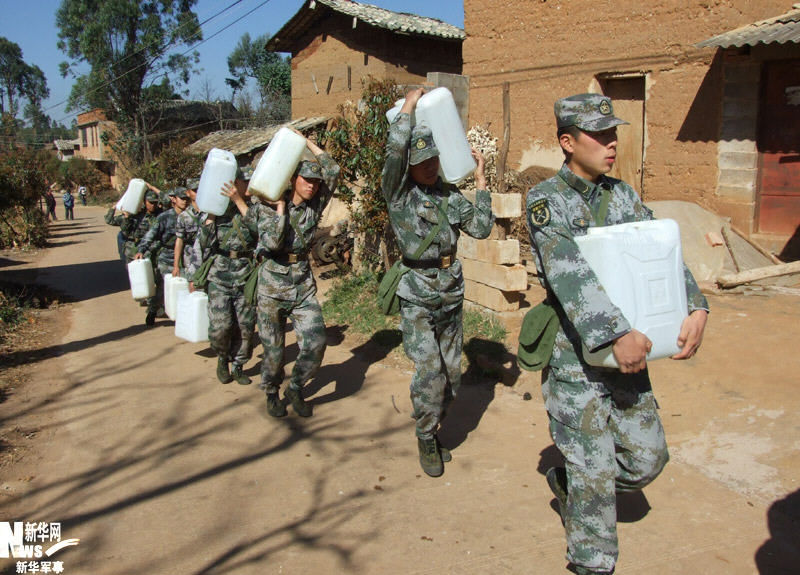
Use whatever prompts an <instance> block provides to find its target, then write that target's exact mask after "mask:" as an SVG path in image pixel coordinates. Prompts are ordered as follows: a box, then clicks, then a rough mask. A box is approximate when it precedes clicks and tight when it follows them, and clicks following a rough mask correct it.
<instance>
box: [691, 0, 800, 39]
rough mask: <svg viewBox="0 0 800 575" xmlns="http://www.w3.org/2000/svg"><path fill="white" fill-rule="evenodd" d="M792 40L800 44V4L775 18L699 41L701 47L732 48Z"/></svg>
mask: <svg viewBox="0 0 800 575" xmlns="http://www.w3.org/2000/svg"><path fill="white" fill-rule="evenodd" d="M787 42H792V43H795V44H800V4H795V5H794V6H792V10H790V11H789V12H787V13H786V14H781V15H780V16H776V17H774V18H768V19H767V20H761V21H760V22H755V23H753V24H748V25H747V26H742V27H741V28H736V30H731V31H730V32H725V33H724V34H719V35H718V36H714V37H713V38H709V39H708V40H703V41H702V42H700V43H698V44H697V46H698V47H699V48H704V47H707V46H716V47H719V48H730V47H731V46H736V47H737V48H738V47H741V46H755V45H756V44H758V43H762V44H772V43H778V44H785V43H787Z"/></svg>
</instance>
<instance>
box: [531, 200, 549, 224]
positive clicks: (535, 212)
mask: <svg viewBox="0 0 800 575" xmlns="http://www.w3.org/2000/svg"><path fill="white" fill-rule="evenodd" d="M530 212H531V222H532V223H533V224H534V225H535V226H538V227H540V228H541V227H544V226H546V225H547V224H549V223H550V208H549V207H547V198H540V199H538V200H536V201H535V202H533V203H532V204H531V207H530Z"/></svg>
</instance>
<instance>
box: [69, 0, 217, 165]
mask: <svg viewBox="0 0 800 575" xmlns="http://www.w3.org/2000/svg"><path fill="white" fill-rule="evenodd" d="M196 3H197V0H117V1H114V2H97V1H96V0H62V2H61V6H60V7H59V9H58V11H57V12H56V25H57V26H58V29H59V32H58V38H59V41H58V47H59V48H60V49H61V50H62V51H64V52H65V53H66V54H67V56H68V58H70V61H69V62H64V63H62V66H61V72H62V74H63V75H64V76H66V75H69V74H72V75H73V76H74V77H75V78H76V80H75V83H74V84H73V87H72V93H71V94H70V99H69V108H70V109H77V108H82V109H92V108H102V109H104V110H105V111H106V114H107V116H108V118H109V120H113V121H115V122H116V123H117V126H118V128H119V130H120V135H121V138H120V140H119V142H120V143H122V144H124V147H121V148H120V149H119V150H115V151H117V152H118V153H121V154H123V155H125V156H126V157H127V158H126V160H127V161H125V162H124V163H125V164H126V165H129V166H136V165H139V164H141V163H142V162H144V161H149V157H148V155H149V151H148V147H147V138H146V135H147V132H148V130H149V129H151V128H152V127H153V126H148V121H150V122H152V121H153V120H152V119H148V118H146V117H145V110H146V109H147V108H148V107H149V106H150V105H151V104H152V103H153V102H154V101H160V99H163V98H164V96H165V95H166V94H170V95H172V94H171V93H172V92H173V90H172V89H171V86H172V85H174V84H177V85H182V84H185V83H186V82H188V80H189V77H190V74H191V73H192V72H193V69H192V67H193V65H194V64H195V63H196V62H197V59H198V56H197V53H196V52H195V53H192V54H190V55H187V54H186V53H185V52H181V53H170V51H171V50H173V49H179V48H180V47H181V46H182V45H184V46H191V45H192V44H194V43H196V42H197V41H199V40H201V39H202V30H201V28H200V24H199V22H198V20H197V15H196V14H195V13H194V12H193V11H192V7H193V6H194V5H195V4H196ZM81 63H85V64H87V65H88V67H89V72H88V73H86V74H76V73H75V72H74V69H75V67H76V65H78V64H81ZM165 77H167V78H169V81H168V82H166V83H165V82H164V78H165ZM156 82H160V84H161V85H157V84H156ZM154 84H156V87H153V88H151V89H148V87H149V86H151V85H154Z"/></svg>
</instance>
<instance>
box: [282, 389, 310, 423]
mask: <svg viewBox="0 0 800 575" xmlns="http://www.w3.org/2000/svg"><path fill="white" fill-rule="evenodd" d="M283 399H284V400H285V401H288V402H289V403H291V404H292V409H294V412H295V413H296V414H297V415H299V416H300V417H311V414H312V413H313V411H314V408H313V407H312V406H311V405H310V404H308V403H306V400H305V399H303V391H302V390H301V389H293V388H292V386H289V387H287V388H286V391H284V392H283Z"/></svg>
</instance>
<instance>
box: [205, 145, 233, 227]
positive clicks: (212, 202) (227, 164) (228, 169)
mask: <svg viewBox="0 0 800 575" xmlns="http://www.w3.org/2000/svg"><path fill="white" fill-rule="evenodd" d="M237 167H238V165H237V164H236V156H234V155H233V154H232V153H231V152H229V151H228V150H220V149H219V148H211V150H210V151H209V152H208V156H207V157H206V163H205V165H204V166H203V173H202V174H200V184H199V185H198V186H197V200H196V201H197V207H198V209H199V210H200V211H201V212H207V213H210V214H214V215H216V216H221V215H222V214H224V213H225V210H227V209H228V202H230V198H228V196H224V195H222V185H223V184H224V183H226V182H230V181H233V180H235V179H236V169H237Z"/></svg>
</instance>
